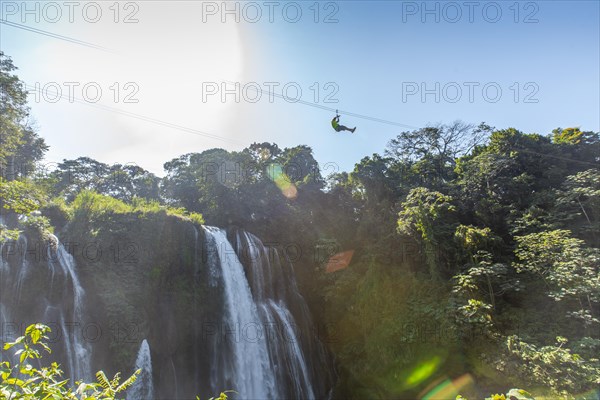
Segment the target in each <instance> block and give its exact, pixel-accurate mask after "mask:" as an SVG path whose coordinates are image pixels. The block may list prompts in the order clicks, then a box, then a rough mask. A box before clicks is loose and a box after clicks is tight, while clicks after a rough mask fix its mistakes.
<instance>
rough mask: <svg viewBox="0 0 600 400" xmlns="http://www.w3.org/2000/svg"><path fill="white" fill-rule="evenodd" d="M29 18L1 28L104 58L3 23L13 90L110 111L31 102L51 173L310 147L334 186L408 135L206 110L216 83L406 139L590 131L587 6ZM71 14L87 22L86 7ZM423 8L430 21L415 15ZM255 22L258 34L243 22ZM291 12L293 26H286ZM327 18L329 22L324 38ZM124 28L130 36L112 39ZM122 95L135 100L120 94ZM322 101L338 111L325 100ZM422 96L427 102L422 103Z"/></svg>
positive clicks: (274, 112) (594, 50) (314, 117)
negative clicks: (79, 166) (53, 167)
mask: <svg viewBox="0 0 600 400" xmlns="http://www.w3.org/2000/svg"><path fill="white" fill-rule="evenodd" d="M9 3H11V4H12V5H10V4H9ZM36 3H38V4H39V9H40V21H39V22H36V21H35V20H34V15H25V22H23V21H22V20H21V17H22V15H21V10H17V11H16V13H15V8H14V5H17V6H18V7H20V6H21V4H22V3H21V2H8V1H2V4H1V5H0V7H1V9H2V11H3V19H5V20H7V21H9V22H13V23H19V24H23V25H26V26H28V27H33V28H37V29H41V30H44V31H47V32H51V33H55V34H60V35H63V36H67V37H70V38H76V39H78V40H82V41H85V42H89V43H93V44H97V45H101V46H104V47H107V48H109V49H111V50H114V53H113V52H105V51H101V50H97V49H92V48H88V47H85V46H81V45H78V44H73V43H70V42H67V41H64V40H58V39H55V38H51V37H47V36H44V35H41V34H38V33H33V32H29V31H26V30H23V29H17V28H15V27H14V26H9V25H6V24H0V48H1V49H2V50H3V51H4V52H5V53H6V54H7V55H9V56H11V57H13V60H14V62H15V64H16V65H17V66H18V67H19V68H20V72H19V74H20V76H21V78H22V79H23V80H24V81H26V82H27V83H30V84H34V83H35V82H39V83H40V85H41V86H43V85H45V84H47V83H48V82H57V83H58V84H59V86H60V87H61V88H62V90H63V94H65V96H66V95H67V92H66V91H67V90H68V87H66V86H65V85H64V82H76V83H77V84H79V86H77V89H76V90H75V95H76V97H78V98H81V97H82V92H81V89H80V88H81V87H82V86H83V85H85V84H90V83H93V84H94V86H98V87H100V88H101V90H102V96H101V98H100V100H99V102H98V103H97V104H102V105H105V106H108V107H111V108H112V109H113V111H107V110H106V109H98V108H97V107H94V106H91V105H90V102H89V101H88V102H86V101H84V102H83V103H87V104H80V103H77V102H75V103H69V102H68V101H67V100H61V101H59V102H57V103H51V102H49V101H48V99H47V98H46V97H47V96H41V97H40V96H38V101H37V102H36V101H35V100H34V99H33V98H32V101H31V108H32V115H33V116H34V118H35V120H36V124H37V125H38V127H39V132H40V134H41V135H42V136H43V137H45V138H46V140H47V142H48V143H49V144H50V146H51V150H50V152H49V154H48V160H49V161H60V160H62V159H63V158H75V157H77V156H81V155H87V156H90V157H93V158H96V159H98V160H101V161H104V162H107V163H109V164H110V163H115V162H121V163H135V164H138V165H140V166H142V167H144V168H147V169H150V170H151V171H153V172H155V173H158V174H162V164H163V163H164V162H165V161H168V160H170V159H171V158H173V157H176V156H178V155H180V154H183V153H186V152H195V151H202V150H205V149H208V148H213V147H222V148H226V149H230V150H240V149H242V148H244V147H246V146H247V145H249V144H250V143H252V142H255V141H256V142H263V141H269V142H276V143H278V144H279V145H280V146H281V147H286V146H294V145H298V144H306V145H309V146H311V147H312V148H313V149H314V151H315V156H316V158H317V160H318V161H319V162H321V163H322V164H325V163H329V164H328V165H329V166H328V167H327V171H326V172H332V171H333V170H334V169H337V170H351V169H352V168H353V165H354V163H356V162H358V161H359V160H360V159H361V158H362V157H364V156H366V155H371V154H372V153H375V152H379V153H381V152H383V150H384V148H385V145H386V143H387V142H388V141H389V140H390V139H391V138H392V137H394V136H395V135H396V134H397V133H399V132H400V131H402V130H403V129H406V128H402V127H400V126H396V125H392V124H384V123H379V122H373V121H369V120H365V119H360V118H356V117H352V116H347V115H344V114H342V123H344V124H346V125H349V126H350V127H353V126H357V127H358V129H357V130H356V133H355V134H354V135H349V134H347V133H335V132H334V131H333V130H332V129H331V127H330V125H329V120H330V119H331V118H332V117H333V115H332V113H331V112H329V111H326V110H323V109H321V108H319V107H314V106H308V105H305V104H300V103H292V102H288V101H286V100H284V99H280V98H275V99H274V101H273V102H269V100H268V98H267V96H266V95H265V94H263V96H262V97H261V99H260V100H259V101H258V102H256V103H252V102H251V101H250V100H252V99H251V98H250V99H249V98H248V96H250V95H251V96H252V97H253V96H254V95H255V94H256V92H254V91H253V90H252V89H250V87H247V88H249V90H247V91H246V92H245V93H244V92H243V91H240V92H239V94H240V99H239V102H236V101H235V98H234V95H233V94H230V95H227V97H226V98H225V101H222V99H221V96H220V93H217V94H216V95H212V96H210V95H207V96H205V97H206V98H205V99H203V96H202V94H203V88H204V89H206V88H207V86H206V85H211V84H219V83H220V82H222V81H230V82H241V83H242V85H243V84H244V83H247V82H257V83H258V87H260V88H262V89H263V90H269V88H270V87H271V88H273V87H274V88H275V89H274V92H275V93H276V94H283V92H282V87H283V86H284V85H286V84H287V85H288V87H292V88H293V87H296V88H298V87H299V88H300V89H301V90H302V97H301V100H303V101H308V102H315V101H316V105H320V106H325V107H330V108H334V109H335V108H339V109H340V110H347V111H349V112H353V113H357V114H361V115H365V116H370V117H376V118H381V119H385V120H388V121H393V122H396V123H400V124H405V125H407V126H413V127H422V126H425V125H427V124H430V123H450V122H452V121H454V120H456V119H461V120H463V121H466V122H472V123H479V122H481V121H485V122H487V123H488V124H490V125H493V126H496V127H498V128H507V127H516V128H518V129H520V130H523V131H525V132H536V133H541V134H546V133H549V132H550V131H551V130H552V129H554V128H556V127H570V126H580V127H581V128H582V129H586V130H594V131H598V130H600V116H599V112H600V111H599V110H600V103H599V97H600V95H599V93H600V82H599V74H600V73H599V71H600V65H599V60H600V54H599V49H600V43H599V39H600V32H599V26H598V25H599V20H600V9H599V4H600V3H599V2H597V1H579V2H578V1H569V2H561V1H540V2H525V1H524V2H514V1H509V2H473V3H471V4H473V7H474V8H473V9H472V10H473V14H472V22H470V21H469V8H468V6H466V5H465V4H466V2H462V1H459V2H434V1H430V2H427V3H424V2H420V1H419V2H401V1H369V2H367V1H340V2H320V3H317V4H316V5H315V2H313V1H309V2H297V3H293V4H291V5H287V6H286V4H287V3H292V2H274V3H272V4H274V5H273V7H274V8H273V11H274V13H273V22H269V20H268V19H269V18H268V13H269V8H268V6H266V5H265V4H266V3H265V2H254V3H252V5H251V6H248V2H239V3H236V2H229V3H228V7H230V8H233V7H238V9H239V10H240V21H239V22H237V21H235V18H234V16H233V15H223V8H222V4H223V3H222V2H204V3H200V2H191V1H187V2H178V1H175V2H166V1H151V2H150V1H142V2H130V3H134V6H131V5H129V6H127V7H128V8H127V9H126V8H125V7H126V3H127V2H121V3H120V4H119V5H120V10H119V11H120V13H119V15H118V20H119V21H118V22H117V23H116V22H115V21H114V19H115V17H116V15H115V14H114V9H110V7H111V5H112V4H113V3H114V2H112V1H110V2H97V4H100V7H101V10H102V18H100V19H99V20H98V22H96V23H91V22H88V21H86V20H85V19H84V18H83V15H82V14H81V13H78V11H77V9H76V10H75V12H74V14H73V15H74V21H73V22H72V23H71V22H69V21H68V19H67V18H66V11H68V10H67V9H66V7H65V6H64V4H63V3H62V2H57V4H58V5H59V7H60V8H61V10H62V12H63V17H62V18H61V19H60V20H59V22H52V21H50V20H49V19H52V18H53V14H47V15H44V14H43V9H44V6H46V7H47V8H46V11H47V13H50V11H52V9H51V7H49V6H47V4H48V2H33V1H30V2H28V4H29V5H30V7H31V8H32V9H33V7H35V5H34V4H36ZM7 4H9V5H8V6H7ZM80 4H81V8H83V7H84V6H85V5H86V2H81V3H80ZM236 4H237V5H236ZM253 7H254V8H253ZM284 7H287V8H286V10H287V13H285V14H284V12H283V8H284ZM424 7H427V8H428V9H429V10H436V7H437V11H434V12H433V13H429V14H424V13H423V11H424ZM88 8H89V9H90V10H92V11H93V10H94V8H93V7H88ZM317 8H318V9H319V15H318V22H315V20H314V18H315V11H316V9H317ZM257 9H258V10H260V11H261V12H262V17H261V18H260V20H258V21H257V22H254V23H252V22H250V21H248V20H249V19H252V18H254V16H255V14H254V12H255V10H257ZM296 9H300V10H301V11H302V15H301V16H299V17H298V22H295V23H292V22H291V20H292V19H293V18H295V17H296V14H295V10H296ZM484 9H485V10H486V12H485V13H484V11H483V10H484ZM244 10H246V12H247V13H246V14H244ZM457 10H460V12H461V15H460V16H459V15H458V14H456V11H457ZM497 10H500V12H501V15H499V14H496V12H497ZM517 11H518V15H517V14H515V13H516V12H517ZM332 12H334V14H333V15H332V17H333V18H334V19H337V22H333V23H325V22H324V19H325V17H326V16H327V15H329V14H330V13H332ZM13 13H14V14H13ZM90 13H91V12H90ZM130 13H133V18H137V20H138V22H137V23H129V24H124V23H123V21H122V20H123V18H124V17H125V16H126V15H127V14H130ZM91 14H92V13H91ZM88 16H89V15H88ZM93 16H94V15H93V14H92V17H93ZM436 16H437V17H438V18H439V21H437V22H436V20H435V19H436ZM222 17H225V18H226V21H225V23H223V22H222V19H221V18H222ZM244 17H246V18H244ZM423 18H424V20H423ZM453 19H454V20H456V22H451V21H452V20H453ZM515 19H516V21H515ZM526 20H527V21H528V23H526V22H525V21H526ZM494 21H495V22H494ZM536 21H537V22H536ZM115 82H118V85H117V87H118V88H119V94H120V98H119V101H117V102H115V99H114V93H115V92H116V89H114V88H115V86H113V85H114V83H115ZM127 82H130V83H131V84H133V86H132V85H130V86H128V87H125V86H124V85H125V83H127ZM266 82H275V83H276V84H277V86H270V87H269V86H267V85H266V84H265V83H266ZM275 83H274V84H273V85H275ZM315 83H316V86H314V85H315ZM328 83H329V86H328V87H326V86H325V85H327V84H328ZM203 84H204V86H203ZM52 87H56V86H52ZM111 87H112V88H113V89H110V88H111ZM316 87H319V93H318V96H317V98H315V95H316V92H315V89H316ZM469 87H470V88H472V90H473V92H472V99H469ZM484 87H485V88H486V92H485V93H484V91H483V88H484ZM230 88H231V89H232V90H233V87H232V86H230ZM332 88H336V89H337V92H336V93H335V94H333V95H332V97H331V99H332V100H337V101H338V102H337V103H327V102H326V101H325V95H326V94H328V93H329V94H331V93H332ZM423 88H425V89H429V90H430V92H429V94H427V95H426V96H425V97H424V98H422V96H421V91H422V89H423ZM457 88H458V89H460V90H461V92H460V96H459V92H457ZM134 89H137V92H136V93H135V94H133V95H132V98H133V99H137V100H138V103H135V104H133V103H125V102H124V101H123V96H124V95H126V94H132V93H133V91H134ZM409 89H411V90H413V93H412V94H411V92H408V90H409ZM498 89H500V90H501V93H499V92H497V90H498ZM415 90H417V92H416V93H414V91H415ZM293 93H294V92H293V91H290V92H288V94H290V95H293ZM436 95H438V96H439V101H437V102H436ZM470 100H471V101H470ZM114 110H122V111H126V112H130V113H135V114H136V115H138V116H139V115H142V116H147V117H151V118H154V119H157V120H160V121H163V122H166V123H170V124H177V125H179V126H182V127H184V128H189V129H192V130H194V132H195V133H196V134H192V133H190V132H184V131H183V130H181V129H174V128H173V127H172V125H171V126H170V127H168V126H165V125H164V124H163V125H159V124H156V123H151V122H148V121H142V120H140V119H136V118H131V117H130V116H126V115H123V114H119V113H118V112H114ZM155 122H156V121H155ZM189 129H188V130H189ZM184 130H185V129H184ZM199 131H201V132H199ZM198 133H201V134H200V135H198ZM202 133H209V134H210V135H211V136H212V137H206V136H202ZM215 137H216V138H215ZM332 165H334V166H335V167H332Z"/></svg>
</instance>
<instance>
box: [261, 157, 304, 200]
mask: <svg viewBox="0 0 600 400" xmlns="http://www.w3.org/2000/svg"><path fill="white" fill-rule="evenodd" d="M267 175H268V176H269V178H271V180H272V181H273V182H275V185H277V187H278V188H279V190H281V193H282V194H283V195H284V196H285V197H287V198H288V199H290V200H293V199H295V198H296V197H297V196H298V189H296V185H294V184H293V183H292V181H291V180H290V178H289V177H288V176H287V174H286V173H285V172H284V171H283V168H282V167H281V165H280V164H271V165H269V168H267Z"/></svg>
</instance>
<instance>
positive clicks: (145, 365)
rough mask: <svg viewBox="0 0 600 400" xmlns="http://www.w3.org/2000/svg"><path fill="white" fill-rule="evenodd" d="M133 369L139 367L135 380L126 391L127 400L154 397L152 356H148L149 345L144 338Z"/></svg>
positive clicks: (144, 399)
mask: <svg viewBox="0 0 600 400" xmlns="http://www.w3.org/2000/svg"><path fill="white" fill-rule="evenodd" d="M135 369H136V371H137V370H138V369H141V372H140V374H139V375H138V378H137V380H136V381H135V383H134V384H133V386H131V388H129V390H128V391H127V400H147V399H153V398H154V385H153V383H152V358H151V357H150V345H149V344H148V342H147V341H146V339H144V340H143V341H142V344H141V345H140V350H139V351H138V355H137V359H136V361H135Z"/></svg>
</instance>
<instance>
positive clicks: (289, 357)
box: [205, 227, 327, 399]
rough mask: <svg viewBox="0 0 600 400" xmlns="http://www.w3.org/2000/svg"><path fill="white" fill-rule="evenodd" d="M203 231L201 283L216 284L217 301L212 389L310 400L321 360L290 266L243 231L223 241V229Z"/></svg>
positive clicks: (244, 395) (314, 394)
mask: <svg viewBox="0 0 600 400" xmlns="http://www.w3.org/2000/svg"><path fill="white" fill-rule="evenodd" d="M205 231H206V237H207V239H206V240H207V256H208V268H209V271H208V272H209V281H212V282H219V286H221V287H222V290H223V296H224V299H225V302H224V303H225V304H224V308H225V310H224V313H223V326H222V329H221V332H220V333H221V340H220V341H215V344H216V345H217V346H216V348H215V353H213V357H212V358H211V359H212V361H213V363H214V364H213V375H212V382H211V385H212V387H213V388H214V389H218V388H221V389H223V388H226V389H229V388H231V389H234V390H236V391H237V392H238V393H239V394H240V396H241V397H242V398H250V399H255V398H298V399H314V398H316V397H317V396H318V395H317V389H316V388H315V387H314V383H315V381H320V382H325V381H326V379H323V376H319V373H320V371H321V370H320V369H321V368H323V367H326V365H327V360H326V359H325V357H324V356H325V351H324V348H323V347H322V344H321V343H320V342H319V340H318V339H317V338H316V336H314V335H313V333H314V327H313V325H312V321H311V319H310V315H309V313H308V307H307V305H306V302H305V301H304V298H303V297H302V296H301V295H300V292H299V290H298V287H297V284H296V281H295V276H294V271H293V269H292V267H291V264H290V263H289V262H282V259H281V257H280V255H279V253H278V252H277V251H276V249H274V248H269V247H267V246H265V245H264V244H263V243H262V242H261V241H260V240H259V239H258V238H257V237H256V236H254V235H251V234H249V233H247V232H236V233H235V234H234V235H233V236H234V239H233V241H232V243H233V244H231V243H230V241H229V240H228V238H227V236H226V234H225V232H224V231H223V230H220V229H217V228H210V227H205ZM286 261H287V260H286ZM290 307H291V308H292V309H291V308H290ZM219 353H224V354H227V356H225V357H223V355H222V354H219ZM223 370H228V373H223V372H222V371H223ZM321 375H322V374H321ZM230 385H233V386H230ZM317 386H318V385H317ZM318 387H319V389H322V387H321V386H318ZM320 393H322V394H323V395H324V391H323V390H320Z"/></svg>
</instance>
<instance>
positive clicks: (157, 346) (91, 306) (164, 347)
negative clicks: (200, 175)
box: [0, 226, 331, 400]
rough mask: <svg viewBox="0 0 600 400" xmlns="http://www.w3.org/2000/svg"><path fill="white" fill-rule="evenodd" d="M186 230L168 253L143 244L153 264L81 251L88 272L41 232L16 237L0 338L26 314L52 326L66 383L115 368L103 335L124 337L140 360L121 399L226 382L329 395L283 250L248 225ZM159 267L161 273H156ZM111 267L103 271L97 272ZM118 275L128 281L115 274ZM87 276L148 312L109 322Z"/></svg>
mask: <svg viewBox="0 0 600 400" xmlns="http://www.w3.org/2000/svg"><path fill="white" fill-rule="evenodd" d="M186 229H189V227H186ZM186 235H187V237H188V238H189V241H187V240H186V241H185V242H184V243H175V242H174V243H172V244H170V246H171V247H170V248H169V249H167V250H165V249H162V248H160V247H158V246H157V247H156V248H152V249H148V251H149V252H151V255H152V256H153V257H154V256H156V259H157V260H159V261H157V264H156V265H153V264H149V265H148V264H140V265H127V266H125V267H124V266H123V265H121V264H118V263H116V262H112V260H109V261H108V262H106V263H103V264H101V268H100V267H99V268H96V269H93V268H89V266H90V264H87V263H86V261H85V260H82V264H81V265H82V266H83V268H84V269H83V271H85V275H83V274H82V272H81V271H80V270H78V268H77V265H76V263H75V259H74V257H73V256H72V255H71V254H70V253H69V252H68V251H67V248H68V245H67V244H65V245H63V244H62V243H60V241H59V240H58V239H57V238H56V237H55V236H53V235H51V236H50V238H49V239H50V240H48V241H46V240H45V239H44V242H43V243H44V246H45V247H40V246H37V247H36V246H34V244H35V243H34V239H32V238H30V239H29V243H28V241H27V239H26V238H25V237H24V236H21V237H20V238H19V239H17V240H13V241H6V242H4V243H0V253H2V257H1V258H0V325H2V326H1V327H0V328H1V329H2V338H1V339H3V340H5V341H6V340H14V339H15V338H16V337H17V336H20V335H22V334H23V329H24V328H25V327H26V326H27V325H28V324H30V323H34V322H40V323H43V324H46V325H48V326H50V327H51V329H52V333H51V334H50V336H51V337H52V338H53V339H52V342H51V343H50V345H51V347H52V351H53V353H52V357H51V360H52V361H56V362H58V363H59V364H60V367H61V369H63V371H64V372H65V379H67V378H68V379H69V380H70V383H69V385H70V386H71V385H74V384H75V382H76V381H79V380H84V381H87V382H91V381H92V380H93V376H92V371H96V370H105V371H106V370H107V368H111V366H112V364H111V363H112V360H111V358H110V354H109V353H108V352H107V351H108V349H109V346H110V344H109V341H110V340H111V336H112V340H116V339H119V338H120V340H122V342H120V343H119V345H120V346H122V347H123V348H126V349H127V352H131V353H130V354H133V355H135V351H136V350H137V358H136V359H135V360H133V359H131V360H130V361H129V364H128V365H129V366H132V365H133V364H134V361H135V369H136V370H137V369H141V373H140V375H139V376H138V379H137V381H136V383H135V384H134V385H133V386H132V387H131V388H130V389H129V390H128V391H127V394H126V398H127V399H128V400H146V399H154V398H156V399H161V398H173V396H175V397H176V398H194V397H195V396H196V395H201V396H203V397H210V395H215V394H217V393H219V392H221V391H224V390H235V391H236V392H237V393H238V394H237V395H235V397H236V398H240V399H282V398H295V399H316V398H324V397H326V396H327V391H328V390H329V388H330V387H331V385H330V384H331V377H330V375H329V373H330V364H329V359H328V357H327V355H326V352H325V350H324V347H323V345H322V344H321V343H320V341H319V340H318V338H317V336H316V335H315V334H314V332H315V329H314V327H313V325H312V320H311V317H310V313H309V311H308V306H307V304H306V302H305V300H304V298H303V297H302V296H301V294H300V292H299V290H298V287H297V284H296V278H295V272H294V269H293V265H292V264H291V263H290V262H289V260H288V259H287V257H285V255H284V254H282V253H279V252H278V251H277V250H276V249H275V248H274V247H269V246H265V245H264V244H263V243H262V242H261V241H260V240H259V239H258V238H257V237H256V236H254V235H252V234H250V233H247V232H244V231H230V232H229V235H228V234H227V233H226V231H225V230H222V229H219V228H214V227H208V226H203V227H202V228H199V227H198V228H194V230H193V232H190V231H187V232H186ZM192 240H193V243H191V241H192ZM49 242H50V244H49ZM27 246H29V248H28V247H27ZM40 249H43V251H40ZM165 251H180V252H181V253H180V254H181V255H182V257H181V258H177V257H175V258H173V257H170V258H169V259H168V261H166V260H162V259H161V255H163V254H172V253H164V252H165ZM192 252H193V253H192ZM149 258H151V257H149ZM78 260H79V259H78ZM152 262H154V261H152ZM165 264H166V265H165ZM163 265H164V266H163ZM156 270H158V271H160V272H161V274H159V276H160V277H161V279H158V280H154V281H153V280H152V279H155V278H152V274H151V272H153V271H156ZM107 272H108V276H109V277H111V279H107V278H106V277H107V275H101V274H103V273H107ZM115 272H119V273H120V272H123V275H122V276H124V277H125V278H126V279H124V280H123V281H121V280H119V279H114V280H113V278H112V276H113V275H112V274H113V273H115ZM95 274H98V275H95ZM115 276H121V275H117V274H115ZM138 278H139V279H138ZM98 282H100V283H102V285H100V284H98ZM138 282H139V283H138ZM147 282H152V285H153V286H146V284H147ZM182 282H185V284H183V283H182ZM92 284H98V288H103V290H109V293H112V292H110V291H111V290H112V288H109V289H107V284H109V285H114V290H115V294H119V293H120V291H122V292H124V293H126V296H125V297H124V299H123V303H124V304H123V306H124V307H135V309H140V308H141V309H142V310H143V312H144V313H143V314H141V315H147V316H148V318H147V319H145V320H143V321H140V322H142V323H140V324H138V325H124V326H123V327H121V325H118V324H117V325H116V326H115V325H113V321H110V320H108V319H107V315H109V314H105V313H106V308H105V307H106V304H107V303H105V301H106V300H103V296H102V295H98V296H95V293H94V290H98V289H95V287H94V286H87V285H92ZM146 288H150V289H151V290H145V289H146ZM181 288H183V289H181ZM138 289H139V292H138ZM155 290H158V291H162V290H164V293H165V296H164V297H159V300H156V302H155V298H156V297H157V293H163V292H155ZM99 294H106V293H105V292H102V293H100V292H99ZM128 301H131V303H128ZM159 312H160V313H159ZM163 312H164V315H165V318H160V317H159V316H160V315H163ZM15 319H16V320H15ZM86 319H89V321H86ZM90 321H95V322H94V323H95V324H97V325H98V326H103V327H106V329H105V331H104V332H105V333H104V337H106V338H107V339H106V340H104V341H103V340H100V341H94V345H93V346H94V347H93V348H92V343H91V342H90V341H86V340H85V335H84V332H85V327H86V322H90ZM119 323H120V321H119ZM113 326H115V329H116V330H115V331H113ZM130 326H133V327H134V328H135V329H129V327H130ZM167 328H168V329H167ZM121 329H125V331H123V330H121ZM138 333H139V334H141V336H140V337H139V338H137V339H136V340H135V341H130V340H131V339H133V338H135V335H136V334H138ZM115 334H116V336H114V335H115ZM119 334H120V335H124V336H119ZM142 339H143V340H142ZM90 340H91V339H90ZM149 342H151V343H152V355H153V359H154V362H155V365H154V366H153V365H152V358H151V351H150V350H151V349H150V346H149ZM102 346H104V347H102ZM138 346H139V348H138ZM92 350H94V351H95V352H96V353H93V352H92ZM104 352H107V353H104ZM133 355H132V358H133ZM92 356H93V357H92ZM92 361H93V362H94V364H93V365H92ZM153 367H154V368H153ZM153 377H155V378H156V380H153Z"/></svg>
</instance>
